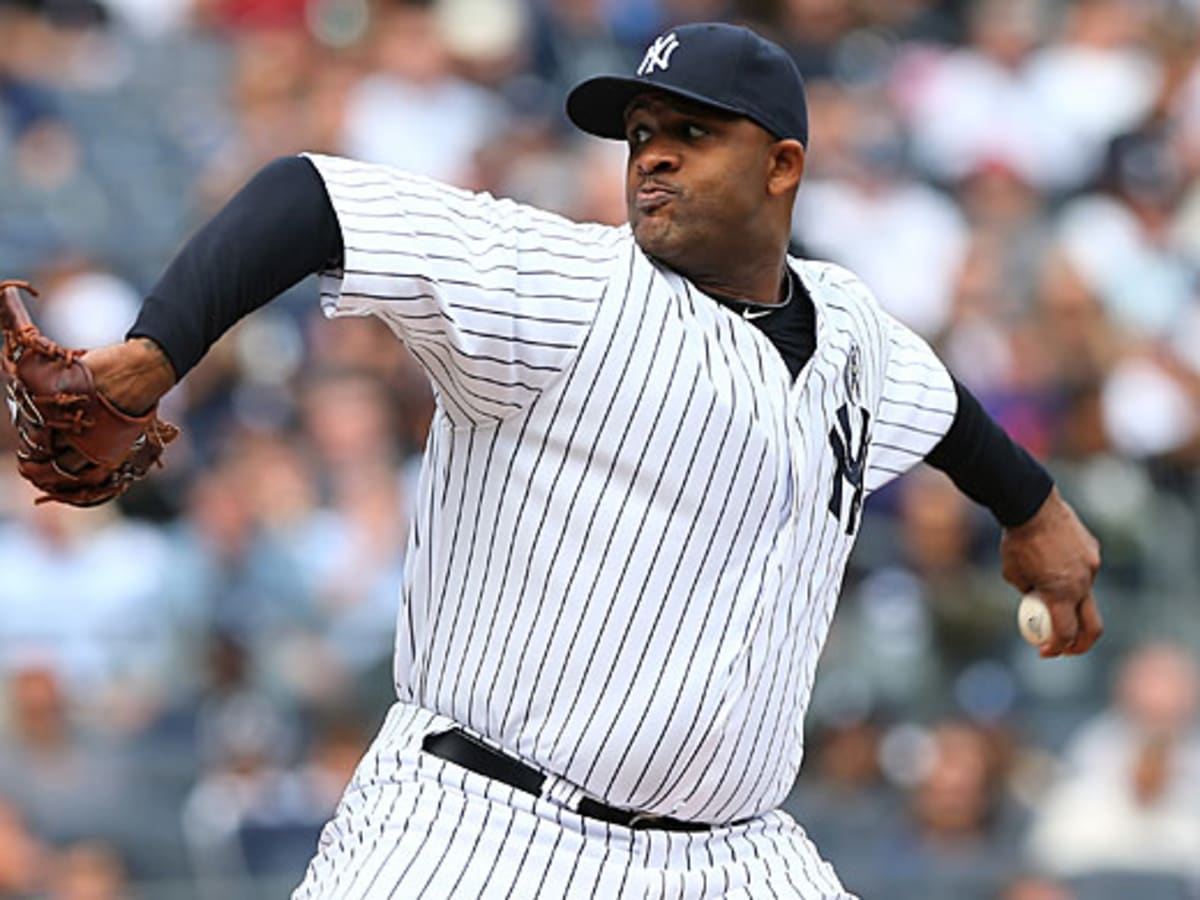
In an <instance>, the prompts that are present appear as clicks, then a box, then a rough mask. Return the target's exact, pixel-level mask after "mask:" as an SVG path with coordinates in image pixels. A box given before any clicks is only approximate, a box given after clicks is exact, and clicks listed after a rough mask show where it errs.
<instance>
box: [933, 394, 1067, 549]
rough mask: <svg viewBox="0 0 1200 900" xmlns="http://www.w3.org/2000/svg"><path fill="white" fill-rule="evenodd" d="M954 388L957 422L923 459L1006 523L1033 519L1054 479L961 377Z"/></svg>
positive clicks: (1001, 521)
mask: <svg viewBox="0 0 1200 900" xmlns="http://www.w3.org/2000/svg"><path fill="white" fill-rule="evenodd" d="M954 390H955V392H956V393H957V394H958V411H957V412H956V413H955V415H954V422H953V424H951V426H950V430H949V431H947V432H946V434H945V435H944V436H943V437H942V439H941V441H939V442H938V444H937V446H936V447H934V448H933V450H931V451H930V452H929V454H928V455H927V456H926V457H925V461H926V462H927V463H929V464H930V465H931V466H933V467H934V468H936V469H941V470H942V471H943V472H945V473H946V474H947V475H949V476H950V479H951V480H952V481H953V482H954V483H955V484H956V485H957V486H958V489H959V490H961V491H962V492H963V493H964V494H966V495H967V496H968V497H970V498H971V499H972V500H974V501H975V502H977V503H981V504H982V505H984V506H986V507H987V508H988V509H989V510H991V511H992V514H993V515H994V516H995V517H996V519H997V520H998V521H999V522H1000V524H1001V525H1003V526H1005V527H1006V528H1011V527H1013V526H1016V525H1021V524H1023V523H1025V522H1027V521H1029V519H1031V518H1032V517H1033V514H1034V513H1036V512H1037V511H1038V509H1039V508H1040V507H1041V505H1042V503H1043V502H1045V500H1046V497H1048V496H1049V495H1050V491H1051V489H1052V488H1053V487H1054V479H1052V478H1051V477H1050V473H1049V472H1047V471H1046V470H1045V468H1043V467H1042V465H1041V463H1039V462H1038V461H1037V460H1036V459H1034V458H1033V457H1032V456H1030V455H1029V453H1028V451H1026V450H1025V448H1024V447H1022V446H1020V445H1019V444H1017V443H1015V442H1014V441H1013V439H1012V438H1010V437H1009V436H1008V434H1007V433H1006V432H1005V431H1004V429H1003V428H1001V427H1000V426H999V425H997V424H996V422H995V420H994V419H992V417H991V416H989V415H988V414H987V412H986V411H985V410H984V408H983V407H982V406H980V404H979V401H978V400H977V399H975V396H974V395H973V394H972V393H971V392H970V391H968V390H967V389H966V388H965V387H963V386H962V385H961V384H960V383H959V382H958V380H957V379H955V380H954Z"/></svg>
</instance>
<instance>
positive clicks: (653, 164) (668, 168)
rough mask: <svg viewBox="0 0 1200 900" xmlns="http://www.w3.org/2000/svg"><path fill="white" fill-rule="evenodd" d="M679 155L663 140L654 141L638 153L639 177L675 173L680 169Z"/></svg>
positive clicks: (636, 162)
mask: <svg viewBox="0 0 1200 900" xmlns="http://www.w3.org/2000/svg"><path fill="white" fill-rule="evenodd" d="M679 162H680V156H679V153H678V152H677V151H676V150H675V149H674V148H673V147H672V146H670V144H668V143H667V142H666V141H663V140H652V141H650V142H649V143H647V144H646V145H645V146H644V147H642V149H641V150H639V151H638V155H637V159H636V160H635V165H636V167H637V172H638V174H639V175H642V176H646V175H654V174H658V173H661V172H674V171H675V170H676V169H678V168H679Z"/></svg>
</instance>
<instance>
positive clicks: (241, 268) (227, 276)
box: [126, 156, 342, 378]
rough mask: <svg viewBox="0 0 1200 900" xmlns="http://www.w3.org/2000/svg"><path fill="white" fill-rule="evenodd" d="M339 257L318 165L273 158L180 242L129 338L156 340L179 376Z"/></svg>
mask: <svg viewBox="0 0 1200 900" xmlns="http://www.w3.org/2000/svg"><path fill="white" fill-rule="evenodd" d="M341 256H342V234H341V229H340V227H339V225H338V221H337V214H336V213H335V212H334V209H333V204H332V203H331V202H330V199H329V194H328V193H327V191H326V190H325V183H324V181H322V180H321V176H320V174H319V173H318V172H317V170H316V167H315V166H313V164H312V163H311V162H310V161H309V160H308V159H306V158H304V157H300V156H289V157H284V158H281V159H277V160H275V161H274V162H272V163H270V164H268V165H267V166H265V167H264V168H263V169H262V170H261V171H259V173H258V174H257V175H255V176H254V177H253V178H252V179H250V181H249V182H248V183H247V184H246V186H245V187H243V188H242V189H241V190H240V191H239V192H238V193H237V194H236V195H235V196H234V197H233V199H232V200H230V201H229V203H228V204H226V206H225V207H224V208H223V209H222V210H221V211H220V212H218V213H217V215H216V216H214V217H213V219H212V220H211V221H209V222H208V223H207V224H206V225H204V226H203V227H202V228H201V229H200V230H199V231H198V232H196V234H195V235H194V236H193V237H192V238H190V239H189V240H188V241H187V242H186V243H185V244H184V245H183V248H182V249H181V250H180V251H179V252H178V253H177V254H176V255H175V258H174V259H172V260H171V262H170V264H169V265H168V266H167V269H166V271H165V272H163V275H162V277H161V278H159V280H158V283H157V284H155V286H154V288H153V289H152V290H151V291H150V294H149V295H148V296H147V297H146V300H145V302H144V303H143V304H142V309H141V312H140V313H139V315H138V318H137V321H136V322H134V324H133V327H132V328H131V329H130V330H129V333H128V334H127V335H126V336H127V337H147V338H150V339H151V340H153V341H154V342H155V343H156V344H158V345H159V346H160V347H162V349H163V352H164V353H165V354H166V355H167V359H168V360H170V363H171V366H172V368H174V369H175V375H176V377H177V378H182V377H183V376H184V375H185V374H187V372H189V371H190V370H191V369H192V367H193V366H195V365H196V363H197V362H199V361H200V358H201V357H202V356H204V354H205V353H207V352H208V348H209V347H211V346H212V345H213V344H214V343H216V341H217V339H218V338H220V337H221V335H223V334H224V333H225V332H226V331H228V330H229V329H230V328H232V327H233V325H234V323H236V322H237V320H238V319H240V318H241V317H242V316H244V315H246V314H247V313H249V312H252V311H253V310H255V309H257V308H258V307H260V306H263V305H264V304H266V303H267V302H268V301H270V300H272V299H273V298H275V297H276V296H278V295H279V294H280V293H282V292H283V291H285V290H287V289H288V288H290V287H292V286H293V285H295V284H296V283H297V282H299V281H300V280H301V279H303V278H305V277H306V276H308V275H311V274H313V273H314V272H318V271H320V270H321V269H324V268H326V267H328V266H329V265H331V264H336V263H337V262H338V261H339V260H340V259H341Z"/></svg>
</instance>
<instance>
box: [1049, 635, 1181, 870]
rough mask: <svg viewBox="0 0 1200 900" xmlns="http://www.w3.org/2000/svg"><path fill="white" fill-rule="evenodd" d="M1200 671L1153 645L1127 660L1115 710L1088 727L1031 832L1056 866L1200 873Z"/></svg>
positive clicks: (1170, 649)
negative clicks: (1199, 714) (1198, 851)
mask: <svg viewBox="0 0 1200 900" xmlns="http://www.w3.org/2000/svg"><path fill="white" fill-rule="evenodd" d="M1198 713H1200V672H1198V670H1197V666H1196V662H1195V660H1194V659H1193V658H1192V657H1191V655H1190V654H1188V653H1187V652H1186V651H1184V650H1183V649H1181V648H1179V647H1177V646H1174V645H1169V644H1149V645H1146V646H1143V647H1140V648H1139V649H1137V650H1136V651H1135V652H1134V653H1133V654H1132V655H1131V656H1130V657H1129V658H1128V659H1127V660H1126V661H1125V663H1124V664H1123V666H1122V668H1121V672H1120V675H1119V678H1118V680H1117V683H1116V685H1115V689H1114V695H1113V704H1112V707H1111V708H1110V709H1109V710H1107V711H1105V712H1103V713H1101V714H1100V715H1099V716H1097V717H1096V718H1095V719H1093V720H1092V721H1091V722H1089V723H1087V724H1086V725H1085V726H1084V727H1083V728H1081V729H1080V731H1079V733H1078V734H1077V735H1076V736H1075V737H1074V739H1073V740H1072V741H1071V743H1070V745H1069V746H1068V747H1067V749H1066V751H1065V752H1064V755H1063V757H1064V758H1063V765H1064V769H1063V773H1062V776H1061V778H1060V779H1059V780H1058V781H1057V783H1056V784H1054V785H1053V786H1052V787H1051V789H1050V790H1049V792H1048V793H1047V794H1046V796H1045V797H1044V799H1043V801H1042V802H1041V804H1040V808H1039V810H1038V812H1037V819H1036V821H1035V823H1034V826H1033V830H1032V832H1031V834H1030V838H1029V848H1030V852H1031V854H1032V856H1033V858H1034V860H1035V861H1036V862H1037V863H1038V864H1039V865H1040V866H1042V867H1044V868H1045V869H1046V870H1047V871H1050V872H1055V873H1058V874H1061V875H1082V874H1088V873H1095V872H1105V871H1121V870H1126V871H1133V872H1151V873H1161V874H1166V875H1175V876H1179V877H1183V878H1196V877H1198V876H1200V854H1198V853H1197V849H1196V848H1197V847H1200V717H1198Z"/></svg>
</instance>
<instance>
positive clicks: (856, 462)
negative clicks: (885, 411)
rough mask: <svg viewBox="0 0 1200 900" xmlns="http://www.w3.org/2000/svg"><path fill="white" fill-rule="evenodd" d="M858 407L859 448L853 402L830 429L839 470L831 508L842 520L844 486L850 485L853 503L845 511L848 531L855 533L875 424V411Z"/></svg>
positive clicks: (860, 510) (845, 408) (845, 407)
mask: <svg viewBox="0 0 1200 900" xmlns="http://www.w3.org/2000/svg"><path fill="white" fill-rule="evenodd" d="M855 409H857V410H858V413H859V417H860V424H859V428H858V449H855V447H854V430H853V428H852V427H851V425H852V423H851V418H850V416H851V414H850V406H849V404H845V403H843V404H842V406H841V408H840V409H838V411H837V422H836V423H835V424H834V426H833V428H830V429H829V444H830V446H831V447H833V459H834V462H836V463H837V470H836V471H835V472H834V473H833V495H832V496H831V497H830V498H829V511H830V512H831V513H832V514H833V515H834V517H835V518H836V519H837V520H838V521H839V522H840V521H842V514H843V503H842V500H843V485H846V484H848V485H849V486H850V490H851V492H852V493H851V494H850V503H849V507H848V508H847V509H846V510H845V520H846V534H854V531H855V529H856V528H858V519H859V515H860V514H861V513H862V505H863V483H864V480H865V476H866V474H867V441H868V432H869V429H870V427H871V414H870V413H869V412H867V411H866V410H865V409H863V408H862V407H861V406H857V407H855Z"/></svg>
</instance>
